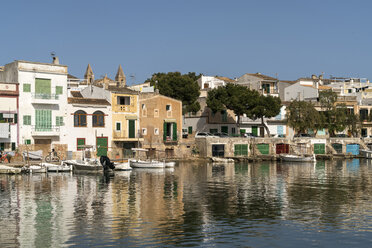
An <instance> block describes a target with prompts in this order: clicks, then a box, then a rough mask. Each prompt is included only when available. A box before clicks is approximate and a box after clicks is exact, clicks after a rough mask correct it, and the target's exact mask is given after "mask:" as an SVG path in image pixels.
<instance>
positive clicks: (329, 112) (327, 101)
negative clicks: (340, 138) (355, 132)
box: [319, 90, 350, 136]
mask: <svg viewBox="0 0 372 248" xmlns="http://www.w3.org/2000/svg"><path fill="white" fill-rule="evenodd" d="M319 102H320V107H321V110H322V111H321V112H320V115H321V116H322V120H323V121H324V122H323V125H322V126H323V128H327V129H328V132H329V134H330V135H331V136H334V135H335V133H336V132H342V131H343V130H345V128H346V126H347V118H348V116H347V109H346V106H345V104H336V102H337V93H336V92H333V91H332V90H326V91H321V92H320V93H319ZM349 118H350V116H349Z"/></svg>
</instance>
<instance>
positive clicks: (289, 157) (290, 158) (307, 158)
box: [279, 154, 316, 162]
mask: <svg viewBox="0 0 372 248" xmlns="http://www.w3.org/2000/svg"><path fill="white" fill-rule="evenodd" d="M279 156H280V158H281V160H282V161H286V162H312V161H316V157H315V154H311V155H308V154H301V155H297V154H280V155H279Z"/></svg>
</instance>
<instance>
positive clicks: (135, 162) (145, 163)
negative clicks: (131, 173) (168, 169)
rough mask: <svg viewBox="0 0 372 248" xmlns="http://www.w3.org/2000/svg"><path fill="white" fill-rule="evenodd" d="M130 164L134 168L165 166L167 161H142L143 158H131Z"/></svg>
mask: <svg viewBox="0 0 372 248" xmlns="http://www.w3.org/2000/svg"><path fill="white" fill-rule="evenodd" d="M130 166H131V167H132V168H145V169H151V168H165V163H164V162H161V161H142V160H131V161H130Z"/></svg>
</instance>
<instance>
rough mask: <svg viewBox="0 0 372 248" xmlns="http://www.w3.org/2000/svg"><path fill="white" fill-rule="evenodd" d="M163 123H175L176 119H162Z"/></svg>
mask: <svg viewBox="0 0 372 248" xmlns="http://www.w3.org/2000/svg"><path fill="white" fill-rule="evenodd" d="M164 122H177V120H176V119H164Z"/></svg>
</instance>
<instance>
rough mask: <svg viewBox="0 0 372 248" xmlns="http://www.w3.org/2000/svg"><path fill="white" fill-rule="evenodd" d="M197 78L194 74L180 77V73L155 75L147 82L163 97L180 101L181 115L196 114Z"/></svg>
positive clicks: (198, 106)
mask: <svg viewBox="0 0 372 248" xmlns="http://www.w3.org/2000/svg"><path fill="white" fill-rule="evenodd" d="M199 77H200V75H199V76H197V75H196V74H195V73H194V72H189V73H188V74H184V75H182V74H181V73H180V72H168V73H155V74H153V75H152V77H151V78H150V79H147V80H146V81H147V82H150V83H151V85H152V86H154V87H155V88H156V89H158V90H159V93H160V94H162V95H164V96H169V97H172V98H175V99H178V100H180V101H182V112H183V114H185V113H188V112H194V113H195V112H197V111H199V110H200V104H199V102H197V99H198V97H199V95H200V89H199V85H198V82H197V79H198V78H199Z"/></svg>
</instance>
